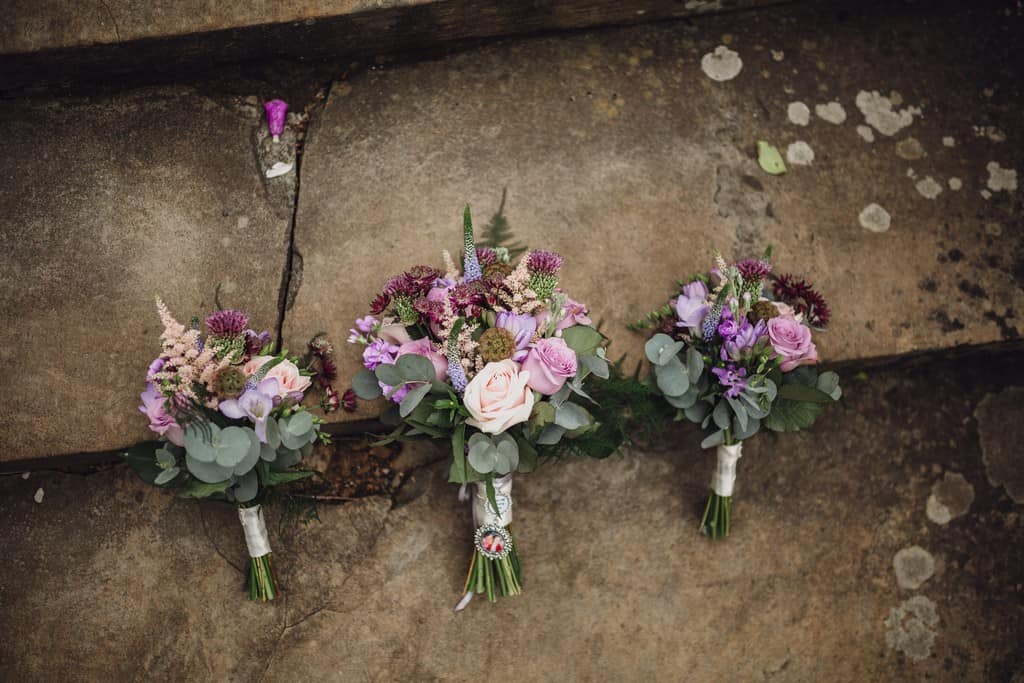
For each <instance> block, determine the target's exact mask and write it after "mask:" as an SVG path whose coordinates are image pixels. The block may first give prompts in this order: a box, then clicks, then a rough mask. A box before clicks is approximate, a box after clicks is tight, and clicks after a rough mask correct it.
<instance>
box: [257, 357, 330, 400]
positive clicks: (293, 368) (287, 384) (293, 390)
mask: <svg viewBox="0 0 1024 683" xmlns="http://www.w3.org/2000/svg"><path fill="white" fill-rule="evenodd" d="M273 359H274V357H273V356H255V357H254V358H252V359H251V360H250V361H249V362H248V363H246V364H245V365H244V366H242V372H244V373H245V376H246V377H251V376H252V375H253V374H255V373H256V371H258V370H259V369H260V368H262V367H263V366H264V365H265V364H266V363H268V362H269V361H271V360H273ZM269 377H274V378H276V379H277V381H278V391H279V392H280V393H279V395H280V397H281V398H285V397H286V396H290V397H291V398H293V399H295V400H296V401H301V400H302V394H303V393H304V392H305V391H306V389H308V388H309V385H310V384H312V383H313V382H312V380H311V379H310V378H309V377H307V376H306V375H303V374H302V373H301V372H300V371H299V366H297V365H296V364H295V363H293V362H291V361H290V360H288V359H287V358H286V359H284V360H283V361H281V362H280V363H278V364H277V365H275V366H274V367H272V368H270V370H268V371H267V375H266V378H269ZM266 378H265V379H266Z"/></svg>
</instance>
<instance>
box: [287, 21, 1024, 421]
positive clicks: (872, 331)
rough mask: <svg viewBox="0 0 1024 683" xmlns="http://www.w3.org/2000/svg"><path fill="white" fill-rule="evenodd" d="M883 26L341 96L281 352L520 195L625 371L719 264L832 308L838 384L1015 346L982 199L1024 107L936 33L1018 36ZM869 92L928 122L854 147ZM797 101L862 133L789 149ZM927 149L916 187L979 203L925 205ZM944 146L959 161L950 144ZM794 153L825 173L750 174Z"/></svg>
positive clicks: (685, 34)
mask: <svg viewBox="0 0 1024 683" xmlns="http://www.w3.org/2000/svg"><path fill="white" fill-rule="evenodd" d="M890 9H891V11H889V10H887V11H884V12H883V11H881V10H880V9H877V8H876V9H875V10H874V11H873V12H864V13H862V14H860V15H858V17H856V18H851V17H849V16H846V15H842V14H836V13H834V12H831V11H829V10H826V9H812V8H797V9H792V10H790V9H787V10H776V11H765V12H761V13H751V14H742V15H736V16H728V17H724V16H720V17H709V18H707V19H706V20H705V21H703V22H701V23H700V24H699V26H698V27H697V28H690V27H687V26H684V25H680V24H666V25H663V26H645V27H635V28H629V29H620V30H613V31H605V32H601V33H593V34H583V35H575V36H572V37H560V38H544V39H536V40H528V41H520V42H515V43H505V44H500V45H496V46H492V47H487V48H483V49H478V50H473V51H471V52H466V53H462V54H459V55H455V56H451V57H448V58H446V59H441V60H437V61H430V62H422V63H417V64H410V65H404V66H398V67H394V68H383V69H375V70H372V71H369V72H366V73H363V74H360V75H357V76H354V77H353V78H352V79H351V80H349V81H346V82H342V83H338V84H336V85H335V86H334V88H333V90H332V92H331V95H330V97H329V100H328V102H327V104H326V107H325V109H324V110H323V111H322V112H320V113H319V114H318V115H317V116H316V117H315V122H314V124H313V126H312V130H311V136H310V139H309V141H308V144H307V146H306V152H305V157H304V161H303V167H302V169H303V182H302V197H301V201H300V204H299V210H298V219H297V226H296V247H297V250H298V251H299V252H300V253H301V254H302V256H303V258H304V271H303V284H302V288H301V290H300V291H299V293H298V298H297V300H296V305H295V307H294V308H293V309H292V310H291V311H290V313H289V315H288V316H287V318H286V321H285V334H286V339H287V340H289V341H290V342H291V343H293V344H294V343H297V342H298V341H300V340H302V339H305V338H307V337H308V336H309V335H310V334H312V333H314V332H316V331H317V330H320V329H323V328H324V327H326V329H327V330H328V332H330V333H331V334H332V336H334V337H335V338H336V339H339V340H340V339H343V338H344V337H345V335H346V334H347V329H348V328H349V326H350V325H351V320H352V318H353V317H355V316H356V315H362V314H363V313H364V312H365V311H367V309H368V305H369V302H370V300H371V299H372V298H373V296H374V294H375V293H376V292H377V291H378V289H379V288H380V287H381V285H382V284H383V283H384V281H385V279H386V278H387V277H388V276H389V275H391V274H393V273H397V272H399V271H400V270H401V269H403V268H405V267H408V266H411V265H413V264H417V263H430V264H440V263H441V261H440V256H439V251H440V249H441V248H448V249H450V250H453V251H455V250H457V249H458V246H459V236H460V230H459V228H460V216H461V211H462V206H463V204H464V203H465V202H469V203H471V204H472V205H473V207H474V209H475V216H476V220H477V224H478V225H482V224H483V223H485V222H486V220H487V219H488V217H489V216H490V214H491V213H492V212H493V211H494V209H495V208H496V207H497V204H498V199H499V197H500V195H501V190H502V188H503V187H507V188H508V196H509V199H508V203H507V206H506V212H507V217H508V220H509V222H510V224H511V226H512V228H513V230H514V231H515V232H516V234H517V237H518V238H519V239H520V240H521V241H524V242H526V243H528V244H531V245H533V246H535V247H545V248H549V249H554V250H556V251H559V252H560V253H562V254H564V255H565V256H566V267H565V270H564V278H563V282H562V284H563V286H564V287H565V288H566V289H567V290H568V291H569V292H570V293H571V294H572V295H573V296H574V297H576V298H577V299H581V300H583V301H586V302H587V303H589V304H590V305H591V308H592V314H593V317H594V318H595V319H598V320H603V321H604V323H605V326H604V330H605V332H606V333H607V334H608V335H609V336H610V337H611V338H612V339H613V342H614V343H613V346H612V351H611V355H613V356H616V357H617V356H619V355H620V354H622V353H624V352H628V353H629V354H630V356H631V359H632V360H633V361H635V360H636V359H638V358H639V357H640V354H639V353H638V351H639V349H640V345H641V342H642V337H641V336H640V335H636V334H632V333H630V332H628V331H627V330H626V329H625V326H624V325H625V323H626V322H628V321H630V320H634V319H636V318H638V317H639V316H640V315H641V314H642V313H643V312H645V311H648V310H651V309H653V308H656V307H658V306H660V305H661V304H662V303H664V301H665V300H666V299H667V297H668V296H669V295H670V294H671V293H672V284H673V281H674V279H675V278H678V277H686V276H688V275H689V274H691V273H693V272H695V271H697V270H698V269H707V268H708V267H709V265H710V262H711V254H712V250H713V249H714V248H716V247H717V248H719V249H721V250H722V251H723V252H724V253H725V254H726V256H728V257H739V256H744V255H759V254H760V253H761V252H762V250H763V249H764V248H765V247H766V246H767V245H768V244H772V245H774V248H775V260H776V264H777V269H778V271H780V272H796V273H800V274H804V275H806V276H808V277H809V278H810V279H811V280H812V281H813V282H814V283H815V284H816V285H817V287H818V288H819V289H820V291H821V292H822V293H823V294H824V295H825V297H826V299H827V300H828V301H829V303H830V305H831V307H832V311H833V323H832V326H831V330H830V331H829V332H828V333H827V334H825V335H822V336H820V337H819V342H818V348H819V351H820V353H821V357H822V358H823V359H824V360H826V361H828V360H850V359H866V358H875V357H879V356H890V355H895V354H903V353H910V352H917V351H923V350H929V349H937V348H945V347H949V346H953V345H957V344H964V343H986V342H994V341H999V340H1004V339H1015V338H1017V336H1018V331H1017V324H1018V323H1017V322H1016V317H1015V316H1017V315H1018V312H1019V311H1021V310H1022V309H1024V289H1022V281H1021V278H1020V272H1021V270H1020V269H1021V263H1024V239H1022V236H1024V231H1022V230H1021V229H1020V218H1019V215H1020V214H1019V207H1020V197H1019V196H1018V195H1017V194H1010V193H1007V192H1000V193H997V194H995V195H993V196H992V197H991V198H990V199H988V200H986V199H985V198H983V197H982V195H981V194H980V193H979V191H980V190H981V189H982V188H983V187H984V183H985V179H986V177H987V172H986V170H985V169H986V164H987V163H988V162H989V160H990V159H1002V160H1004V161H1003V162H1002V163H1003V164H1004V165H1010V166H1015V165H1021V164H1022V163H1024V157H1022V152H1021V150H1022V149H1024V147H1021V146H1019V145H1011V144H1009V143H1005V142H1004V143H995V142H993V141H992V140H990V139H989V138H986V137H977V136H975V134H974V132H973V131H974V129H973V126H975V125H977V124H978V123H979V122H986V123H988V122H993V123H994V124H995V125H997V126H998V127H1000V128H1002V129H1006V130H1012V131H1014V133H1010V134H1009V135H1014V134H1019V133H1017V132H1016V131H1021V130H1024V126H1022V125H1021V120H1020V119H1021V116H1020V113H1019V110H1018V109H1017V108H1015V107H1014V103H1015V102H1017V101H1019V96H1020V90H1019V88H1020V86H1019V84H1018V83H1016V82H1015V81H1013V80H1012V79H1010V78H1009V73H1008V72H1006V71H1005V70H1000V69H996V68H993V69H989V66H990V64H989V62H988V61H987V60H986V59H985V58H982V57H978V56H976V55H974V54H973V53H972V52H970V51H968V50H967V49H966V48H961V47H959V45H960V43H956V42H954V43H950V42H948V41H946V39H945V37H944V36H945V31H946V30H952V28H953V27H955V26H957V25H959V24H962V23H964V22H968V21H971V22H973V24H972V25H974V26H976V27H977V29H976V30H977V31H978V32H980V33H984V34H986V35H990V36H991V38H992V41H993V42H998V41H1003V40H1004V39H1005V42H1003V43H1002V46H1003V47H1002V48H1000V49H1001V50H1007V51H1009V52H1011V53H1012V54H1016V53H1018V52H1020V47H1019V45H1017V46H1016V47H1014V43H1013V41H1011V40H1010V38H1009V36H1010V33H1009V31H1010V27H1012V26H1019V25H1020V24H1021V23H1022V22H1024V19H1022V18H1020V17H1016V16H1014V17H1012V18H1009V19H1006V20H1005V22H1004V21H1003V19H1004V17H1003V16H1002V13H1001V10H1000V11H998V12H997V11H996V8H995V7H994V6H989V7H987V8H982V9H977V10H972V9H967V8H959V9H957V10H949V11H948V12H946V13H944V14H943V13H937V14H936V18H935V19H934V21H935V22H936V23H935V24H930V26H932V28H931V29H930V30H928V31H921V30H917V27H918V26H919V24H920V22H921V16H920V13H919V12H918V10H916V9H915V10H910V9H907V8H903V7H901V6H896V7H894V8H890ZM879 22H881V23H879ZM723 40H726V41H728V42H729V44H730V45H731V48H732V49H734V50H736V51H737V52H738V53H739V54H740V55H741V57H742V59H743V64H744V66H743V70H742V71H741V73H740V74H739V75H738V76H737V77H736V78H735V79H733V80H730V81H727V82H723V83H716V82H713V81H711V80H710V79H709V78H707V77H706V76H705V75H704V74H703V73H702V72H701V69H700V60H701V57H702V55H704V54H706V53H708V52H710V51H711V50H712V49H714V47H715V45H717V44H718V43H719V42H721V41H723ZM772 50H781V51H783V53H784V58H783V59H782V61H776V60H775V59H773V57H772ZM992 59H995V58H994V57H992ZM953 82H955V83H957V84H958V85H957V87H956V88H950V83H953ZM986 89H990V90H986ZM862 90H869V91H876V90H880V91H884V92H885V93H887V95H886V97H887V99H888V100H892V101H894V102H897V103H899V105H898V106H899V108H901V109H902V108H907V107H911V106H912V107H919V108H921V109H922V111H923V112H924V113H923V116H914V117H911V118H912V120H913V123H911V124H910V126H909V127H908V128H905V129H903V131H902V132H901V133H898V134H897V135H895V136H893V137H889V136H886V135H881V134H879V136H878V138H877V139H876V140H875V141H874V142H873V143H867V142H865V141H864V140H863V139H862V137H861V136H860V135H858V134H857V132H856V126H857V125H858V124H861V123H862V122H863V116H862V115H861V113H860V111H859V110H858V108H857V106H856V105H855V104H854V100H855V99H856V96H857V94H858V92H860V91H862ZM894 92H895V93H897V94H893V93H894ZM985 92H990V93H995V94H992V96H991V97H988V96H986V95H985ZM794 100H801V101H806V102H808V103H811V104H815V105H817V104H822V103H827V102H838V103H840V104H841V105H842V106H843V107H844V109H845V111H846V112H847V114H848V116H847V118H846V119H845V121H844V122H843V123H841V124H839V125H835V124H833V123H829V122H827V121H824V120H821V119H819V118H817V117H815V118H814V119H813V120H812V121H811V122H810V125H808V126H806V127H802V126H795V125H793V124H792V123H790V122H789V121H788V119H787V116H786V111H787V107H788V105H789V103H790V102H791V101H794ZM904 118H905V117H904ZM910 134H912V135H913V136H914V137H915V139H916V140H918V141H919V143H920V144H921V145H922V146H923V148H924V149H926V150H927V154H928V156H927V157H926V158H924V159H918V160H915V161H914V162H913V164H914V167H915V168H916V172H915V173H917V174H919V175H924V174H925V173H927V174H929V175H931V176H933V177H935V178H939V179H941V181H942V182H943V183H945V180H946V178H947V176H949V175H952V174H956V175H957V176H958V177H960V178H962V179H964V188H963V191H961V192H959V193H954V192H944V193H942V194H941V195H939V197H938V198H936V199H934V200H930V199H926V198H925V197H923V196H921V195H920V194H919V193H918V192H917V190H916V189H915V187H914V181H913V179H911V178H910V177H908V173H907V171H908V163H907V162H906V161H905V160H904V159H901V158H900V156H899V154H898V149H897V145H898V143H899V141H900V140H901V139H902V137H903V136H904V135H910ZM947 135H954V136H955V137H956V139H957V140H960V141H962V142H961V143H959V144H958V145H957V146H956V147H955V148H948V147H944V146H943V145H942V143H941V139H942V137H943V136H947ZM797 137H799V138H800V139H802V140H804V141H806V142H807V143H808V144H809V145H810V146H811V147H812V148H813V149H814V152H815V161H814V164H813V166H810V167H793V168H791V169H790V171H789V172H788V173H786V174H785V175H782V176H768V175H766V174H765V173H764V172H762V171H761V170H760V169H759V168H758V165H757V163H756V161H755V160H754V158H753V153H754V150H755V147H756V142H757V141H758V140H767V141H770V142H772V143H773V144H775V145H776V146H778V147H779V148H780V149H784V148H785V146H786V145H787V144H788V143H791V142H793V141H794V140H796V139H797ZM872 203H878V204H880V205H881V206H883V207H884V208H885V209H886V211H887V212H888V214H889V215H891V226H890V227H889V229H888V230H887V231H886V232H883V233H875V232H871V231H868V230H865V229H864V228H862V227H861V225H860V223H859V220H858V216H859V215H860V213H861V211H862V210H863V209H864V207H866V206H868V205H869V204H872ZM989 225H991V226H992V227H991V228H989V227H987V226H989ZM339 359H340V360H341V363H340V365H341V369H342V376H345V375H350V374H351V372H352V371H353V370H355V369H356V367H357V366H358V361H357V359H356V354H355V353H349V354H348V355H346V354H345V352H344V351H342V352H340V353H339ZM343 417H344V416H343Z"/></svg>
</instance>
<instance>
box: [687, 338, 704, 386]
mask: <svg viewBox="0 0 1024 683" xmlns="http://www.w3.org/2000/svg"><path fill="white" fill-rule="evenodd" d="M686 372H687V375H688V376H689V378H690V384H696V383H697V382H698V380H700V376H701V373H703V372H704V358H703V357H701V355H700V351H698V350H697V349H695V348H693V347H692V346H691V347H689V348H687V349H686Z"/></svg>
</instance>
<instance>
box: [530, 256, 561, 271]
mask: <svg viewBox="0 0 1024 683" xmlns="http://www.w3.org/2000/svg"><path fill="white" fill-rule="evenodd" d="M527 258H528V259H529V260H528V261H527V266H528V267H529V268H530V273H531V274H540V275H554V274H555V273H557V272H558V271H559V269H561V267H562V263H563V261H562V257H561V256H559V255H558V254H556V253H554V252H553V251H544V250H540V251H531V252H530V255H529V256H528V257H527Z"/></svg>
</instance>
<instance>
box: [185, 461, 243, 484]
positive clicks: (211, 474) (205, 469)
mask: <svg viewBox="0 0 1024 683" xmlns="http://www.w3.org/2000/svg"><path fill="white" fill-rule="evenodd" d="M185 467H186V468H187V469H188V472H189V474H191V475H192V476H193V477H195V478H196V479H198V480H199V481H201V482H204V483H207V484H216V483H218V482H221V481H224V480H225V479H230V478H231V474H232V469H234V468H231V467H221V466H220V465H218V464H217V463H215V462H203V461H202V460H196V459H195V458H194V457H192V454H191V453H185Z"/></svg>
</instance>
